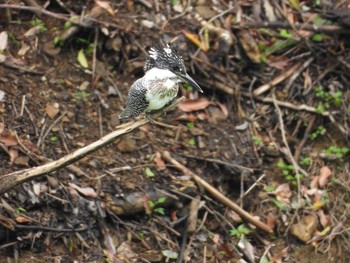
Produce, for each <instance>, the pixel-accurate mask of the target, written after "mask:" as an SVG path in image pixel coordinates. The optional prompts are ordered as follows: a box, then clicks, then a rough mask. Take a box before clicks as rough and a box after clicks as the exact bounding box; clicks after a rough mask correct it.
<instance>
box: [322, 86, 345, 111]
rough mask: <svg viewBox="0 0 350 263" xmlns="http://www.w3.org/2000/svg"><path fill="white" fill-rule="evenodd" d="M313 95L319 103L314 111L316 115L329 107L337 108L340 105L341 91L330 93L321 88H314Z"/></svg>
mask: <svg viewBox="0 0 350 263" xmlns="http://www.w3.org/2000/svg"><path fill="white" fill-rule="evenodd" d="M315 95H316V97H318V98H319V99H320V100H321V101H319V102H318V103H317V106H316V110H317V112H318V113H321V112H324V110H326V109H329V108H330V107H331V105H334V106H335V107H339V106H340V105H341V104H342V100H343V93H342V92H341V91H336V92H334V93H330V92H328V91H325V90H324V89H323V87H322V86H317V87H315Z"/></svg>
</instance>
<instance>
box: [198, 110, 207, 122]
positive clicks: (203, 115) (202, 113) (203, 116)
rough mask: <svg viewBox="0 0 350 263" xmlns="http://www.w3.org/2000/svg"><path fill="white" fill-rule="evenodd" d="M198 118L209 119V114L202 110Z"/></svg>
mask: <svg viewBox="0 0 350 263" xmlns="http://www.w3.org/2000/svg"><path fill="white" fill-rule="evenodd" d="M197 118H198V120H201V121H204V120H207V119H208V114H207V113H206V112H200V113H198V114H197Z"/></svg>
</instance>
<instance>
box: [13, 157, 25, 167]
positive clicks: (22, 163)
mask: <svg viewBox="0 0 350 263" xmlns="http://www.w3.org/2000/svg"><path fill="white" fill-rule="evenodd" d="M28 162H29V157H28V156H18V157H17V158H16V159H15V160H14V164H16V165H20V166H28Z"/></svg>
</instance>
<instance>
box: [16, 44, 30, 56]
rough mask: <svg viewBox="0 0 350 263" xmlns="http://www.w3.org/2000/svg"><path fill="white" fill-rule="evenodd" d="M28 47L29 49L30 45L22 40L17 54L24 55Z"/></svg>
mask: <svg viewBox="0 0 350 263" xmlns="http://www.w3.org/2000/svg"><path fill="white" fill-rule="evenodd" d="M29 49H30V46H29V45H27V44H26V43H24V42H22V46H21V49H20V50H19V51H18V52H17V54H18V56H21V57H23V56H25V54H27V52H28V50H29Z"/></svg>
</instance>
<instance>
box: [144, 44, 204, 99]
mask: <svg viewBox="0 0 350 263" xmlns="http://www.w3.org/2000/svg"><path fill="white" fill-rule="evenodd" d="M152 68H159V69H165V70H169V71H171V72H172V73H174V74H175V75H176V76H177V77H178V78H180V79H181V80H182V81H184V82H187V83H188V84H190V85H191V86H193V87H195V88H197V89H198V90H199V91H200V92H203V91H202V89H201V88H200V87H199V85H198V84H197V83H196V82H195V81H194V80H193V79H192V78H191V77H190V76H189V75H188V74H187V72H186V67H185V63H184V60H183V58H182V56H181V55H180V54H179V52H178V51H177V50H176V49H175V47H173V46H172V45H170V44H161V45H158V46H156V47H153V48H151V49H150V51H149V58H148V59H147V61H146V63H145V66H144V71H145V72H147V71H148V70H150V69H152Z"/></svg>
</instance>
